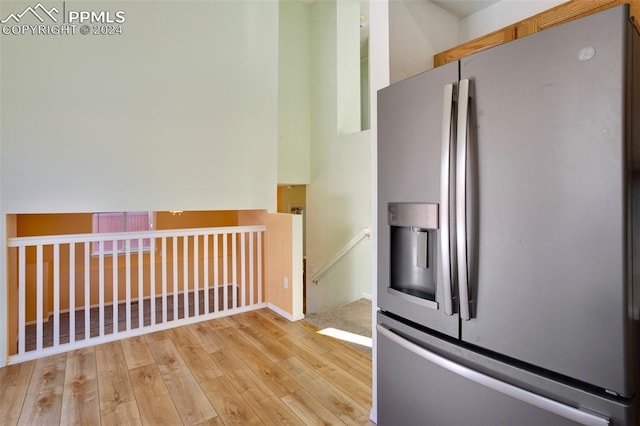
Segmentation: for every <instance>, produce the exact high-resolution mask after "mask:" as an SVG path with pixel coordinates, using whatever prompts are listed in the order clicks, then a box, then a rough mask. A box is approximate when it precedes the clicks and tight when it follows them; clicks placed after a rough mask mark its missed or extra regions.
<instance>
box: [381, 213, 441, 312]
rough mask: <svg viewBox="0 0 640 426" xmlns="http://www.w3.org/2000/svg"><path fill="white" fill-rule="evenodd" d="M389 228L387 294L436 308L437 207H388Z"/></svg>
mask: <svg viewBox="0 0 640 426" xmlns="http://www.w3.org/2000/svg"><path fill="white" fill-rule="evenodd" d="M389 226H390V229H391V235H390V242H391V244H390V247H389V249H390V277H389V278H390V283H389V288H388V291H389V292H390V293H393V294H398V295H409V296H414V297H417V298H419V299H421V300H422V301H423V304H425V305H435V306H432V307H434V308H437V304H436V303H435V300H436V281H437V273H436V271H437V268H436V263H437V250H436V244H437V230H438V204H431V203H389Z"/></svg>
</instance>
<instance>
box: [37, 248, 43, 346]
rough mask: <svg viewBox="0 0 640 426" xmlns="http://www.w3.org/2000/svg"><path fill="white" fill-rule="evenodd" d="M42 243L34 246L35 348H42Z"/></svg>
mask: <svg viewBox="0 0 640 426" xmlns="http://www.w3.org/2000/svg"><path fill="white" fill-rule="evenodd" d="M42 263H43V262H42V244H38V245H37V246H36V349H37V350H42V325H43V323H42V322H43V318H42V308H43V306H42V304H43V290H44V283H43V281H44V280H43V277H42V267H43V265H42Z"/></svg>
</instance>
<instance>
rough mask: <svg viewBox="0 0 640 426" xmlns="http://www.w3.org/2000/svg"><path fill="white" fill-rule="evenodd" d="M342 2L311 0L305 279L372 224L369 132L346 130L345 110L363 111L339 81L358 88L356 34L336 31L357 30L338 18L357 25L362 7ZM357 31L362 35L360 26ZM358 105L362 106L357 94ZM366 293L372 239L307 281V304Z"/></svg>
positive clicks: (328, 302) (349, 298)
mask: <svg viewBox="0 0 640 426" xmlns="http://www.w3.org/2000/svg"><path fill="white" fill-rule="evenodd" d="M345 3H348V2H346V1H342V0H340V1H339V2H336V0H326V1H317V2H315V3H314V4H313V5H312V6H311V99H312V106H311V117H312V118H311V184H310V185H309V187H308V189H307V239H306V241H307V268H308V269H307V277H308V278H307V279H309V278H310V277H312V276H313V274H314V273H315V272H316V271H317V270H318V269H319V268H321V267H322V266H323V265H324V264H325V263H326V261H327V260H328V259H329V258H331V257H332V256H333V255H335V254H336V253H337V252H338V251H339V250H340V249H341V248H342V247H344V245H345V244H346V243H348V242H349V241H350V240H351V239H352V238H353V237H354V236H355V235H357V234H358V233H359V232H360V231H361V230H362V229H363V228H368V227H370V226H371V205H370V203H371V160H370V155H371V139H370V134H369V132H368V131H367V132H358V133H352V134H343V133H344V132H342V131H341V130H343V129H349V127H348V126H353V125H354V124H353V123H351V122H349V120H348V119H347V120H345V119H344V117H348V116H350V117H351V119H352V120H354V121H355V125H356V126H359V123H360V119H359V117H360V116H359V113H357V114H355V113H352V114H349V112H348V111H347V110H346V109H344V108H346V106H345V105H341V106H339V102H340V99H341V95H344V93H346V92H342V93H340V92H339V90H340V89H341V90H350V88H351V89H353V90H354V91H355V93H358V91H359V81H358V76H359V73H360V71H359V66H360V60H359V57H360V56H359V44H358V40H359V39H356V40H355V43H354V42H353V40H344V39H342V38H339V35H343V34H353V32H351V31H348V30H344V29H342V30H341V29H339V28H338V25H355V27H356V28H358V26H359V13H358V12H357V9H355V8H353V7H349V6H347V7H343V6H344V5H345ZM354 11H356V13H354ZM341 14H344V15H341ZM355 35H356V36H358V32H357V31H356V32H355ZM343 44H344V45H343ZM339 46H341V47H340V48H339ZM344 46H352V47H353V52H352V54H353V61H350V60H344V58H345V56H342V55H343V54H344V52H343V51H342V48H343V47H344ZM350 78H351V80H349V79H350ZM349 81H350V83H349ZM339 82H340V83H339ZM342 99H344V97H342ZM355 105H356V108H358V110H359V101H357V102H356V103H355ZM341 111H342V113H341ZM342 114H344V115H342ZM339 116H340V119H339ZM339 122H340V123H341V124H340V125H339V124H338V123H339ZM342 126H347V127H342ZM363 293H366V294H371V242H370V241H369V240H367V239H365V240H364V241H362V242H361V243H360V244H359V245H358V246H356V247H355V248H354V249H353V250H352V251H351V252H349V253H348V254H347V255H346V256H345V257H343V258H342V259H341V260H340V261H339V262H338V263H337V264H336V265H335V266H334V267H333V268H332V269H330V270H329V271H328V272H327V274H326V275H324V276H323V277H322V278H321V279H320V281H319V282H318V284H317V285H315V284H312V283H311V282H310V281H309V282H308V284H307V312H315V311H317V310H319V309H323V308H326V307H330V306H334V305H337V304H341V303H346V302H349V301H352V300H354V299H357V298H358V297H359V296H360V295H362V294H363Z"/></svg>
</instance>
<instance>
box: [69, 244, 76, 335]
mask: <svg viewBox="0 0 640 426" xmlns="http://www.w3.org/2000/svg"><path fill="white" fill-rule="evenodd" d="M75 341H76V243H74V242H72V243H71V244H69V343H70V344H73V343H75Z"/></svg>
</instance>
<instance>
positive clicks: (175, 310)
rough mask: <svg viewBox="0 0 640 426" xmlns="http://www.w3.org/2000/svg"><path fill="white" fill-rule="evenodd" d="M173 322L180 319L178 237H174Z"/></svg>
mask: <svg viewBox="0 0 640 426" xmlns="http://www.w3.org/2000/svg"><path fill="white" fill-rule="evenodd" d="M172 257H173V316H172V317H171V319H172V320H173V321H175V320H177V319H178V237H177V236H173V256H172Z"/></svg>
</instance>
